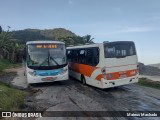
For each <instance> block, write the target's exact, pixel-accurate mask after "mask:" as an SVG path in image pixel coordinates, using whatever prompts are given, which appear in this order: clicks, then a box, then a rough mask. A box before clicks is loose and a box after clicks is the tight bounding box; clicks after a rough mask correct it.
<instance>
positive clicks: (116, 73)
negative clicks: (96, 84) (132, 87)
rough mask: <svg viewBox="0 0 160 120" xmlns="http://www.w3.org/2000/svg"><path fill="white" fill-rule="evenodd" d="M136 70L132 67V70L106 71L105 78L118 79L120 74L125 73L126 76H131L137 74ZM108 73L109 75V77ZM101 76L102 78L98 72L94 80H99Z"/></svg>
mask: <svg viewBox="0 0 160 120" xmlns="http://www.w3.org/2000/svg"><path fill="white" fill-rule="evenodd" d="M137 72H138V70H137V69H134V70H127V71H120V72H113V73H107V74H106V78H107V80H117V79H120V77H121V75H125V76H126V77H132V76H135V75H136V74H137ZM109 75H110V76H111V77H109ZM101 78H103V75H102V74H99V75H98V76H97V77H96V80H101Z"/></svg>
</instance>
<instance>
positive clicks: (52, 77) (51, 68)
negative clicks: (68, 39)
mask: <svg viewBox="0 0 160 120" xmlns="http://www.w3.org/2000/svg"><path fill="white" fill-rule="evenodd" d="M23 58H24V60H25V62H24V63H25V64H24V65H25V66H24V67H25V75H26V77H27V82H28V84H31V83H40V82H53V81H61V80H68V76H69V75H68V64H67V58H66V47H65V43H63V42H59V41H29V42H27V43H26V47H25V50H24V56H23Z"/></svg>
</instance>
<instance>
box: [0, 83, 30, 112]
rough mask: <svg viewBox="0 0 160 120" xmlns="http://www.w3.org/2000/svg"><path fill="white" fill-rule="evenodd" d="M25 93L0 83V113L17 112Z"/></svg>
mask: <svg viewBox="0 0 160 120" xmlns="http://www.w3.org/2000/svg"><path fill="white" fill-rule="evenodd" d="M26 94H27V93H26V92H25V91H21V90H17V89H15V88H12V87H10V86H9V85H6V84H4V83H2V82H0V111H10V110H18V108H19V107H20V106H21V105H22V104H23V101H24V97H25V95H26Z"/></svg>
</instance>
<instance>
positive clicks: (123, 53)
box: [67, 41, 139, 88]
mask: <svg viewBox="0 0 160 120" xmlns="http://www.w3.org/2000/svg"><path fill="white" fill-rule="evenodd" d="M67 57H68V62H69V64H68V65H69V75H70V76H71V77H74V78H76V79H78V80H80V81H82V83H83V84H88V85H92V86H95V87H98V88H110V87H115V86H121V85H125V84H129V83H136V82H138V75H139V71H138V59H137V54H136V49H135V44H134V42H132V41H116V42H103V43H98V44H90V45H83V46H73V47H67Z"/></svg>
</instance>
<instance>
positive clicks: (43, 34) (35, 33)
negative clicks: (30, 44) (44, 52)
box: [12, 28, 76, 43]
mask: <svg viewBox="0 0 160 120" xmlns="http://www.w3.org/2000/svg"><path fill="white" fill-rule="evenodd" d="M73 36H76V34H75V33H73V32H71V31H70V30H66V29H64V28H55V29H45V30H39V29H24V30H18V31H12V37H13V38H14V39H18V40H19V41H20V42H21V43H25V42H26V41H33V40H58V38H66V37H73Z"/></svg>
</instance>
